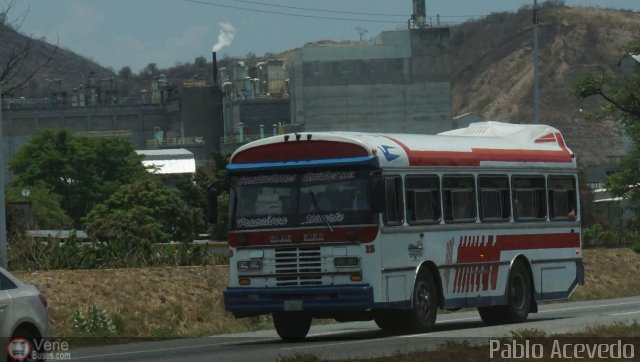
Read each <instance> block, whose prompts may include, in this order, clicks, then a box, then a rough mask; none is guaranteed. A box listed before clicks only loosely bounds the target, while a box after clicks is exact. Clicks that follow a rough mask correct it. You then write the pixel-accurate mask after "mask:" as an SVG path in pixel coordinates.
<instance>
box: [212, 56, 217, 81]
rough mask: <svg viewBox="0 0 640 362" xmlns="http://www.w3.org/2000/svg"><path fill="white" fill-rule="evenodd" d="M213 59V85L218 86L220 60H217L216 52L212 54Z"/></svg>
mask: <svg viewBox="0 0 640 362" xmlns="http://www.w3.org/2000/svg"><path fill="white" fill-rule="evenodd" d="M211 57H212V58H213V83H214V85H215V84H218V60H217V59H216V52H211Z"/></svg>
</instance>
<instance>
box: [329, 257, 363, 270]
mask: <svg viewBox="0 0 640 362" xmlns="http://www.w3.org/2000/svg"><path fill="white" fill-rule="evenodd" d="M333 265H334V266H335V267H336V268H355V267H357V266H359V265H360V258H358V257H357V256H339V257H335V258H333Z"/></svg>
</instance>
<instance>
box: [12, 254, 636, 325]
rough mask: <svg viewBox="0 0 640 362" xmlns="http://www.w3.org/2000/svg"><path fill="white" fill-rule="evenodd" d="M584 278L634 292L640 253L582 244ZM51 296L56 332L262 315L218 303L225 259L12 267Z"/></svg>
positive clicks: (612, 290)
mask: <svg viewBox="0 0 640 362" xmlns="http://www.w3.org/2000/svg"><path fill="white" fill-rule="evenodd" d="M584 264H585V270H586V284H585V285H584V286H582V287H580V288H579V289H578V291H577V292H576V293H575V295H574V297H573V298H574V299H600V298H613V297H622V296H630V295H640V283H637V282H636V281H635V279H634V278H630V276H633V275H638V274H639V273H640V254H636V253H634V252H632V251H631V250H629V249H590V250H584ZM15 275H16V276H17V277H18V278H20V279H21V280H23V281H25V282H27V283H31V284H34V285H36V286H37V287H38V288H40V290H42V291H43V292H44V293H45V294H46V295H47V296H48V298H49V306H50V307H49V308H50V318H51V324H52V327H53V333H54V335H56V336H70V335H74V334H75V332H74V330H73V318H72V316H73V312H74V310H76V309H82V310H86V309H87V308H88V307H89V306H90V305H92V304H93V305H96V306H98V307H100V308H102V309H104V310H105V311H106V312H107V314H108V316H109V317H110V318H111V319H112V320H113V321H114V323H115V325H116V328H117V330H118V335H121V336H145V337H149V336H156V337H169V336H197V335H212V334H220V333H229V332H238V331H247V330H255V329H260V328H265V327H267V326H269V321H268V318H245V319H240V320H236V319H234V318H233V316H231V315H230V314H229V313H227V312H226V311H225V310H224V303H223V299H222V290H223V289H224V288H225V287H226V286H227V284H228V279H229V273H228V268H227V267H226V266H207V267H173V268H144V269H104V270H53V271H37V272H15Z"/></svg>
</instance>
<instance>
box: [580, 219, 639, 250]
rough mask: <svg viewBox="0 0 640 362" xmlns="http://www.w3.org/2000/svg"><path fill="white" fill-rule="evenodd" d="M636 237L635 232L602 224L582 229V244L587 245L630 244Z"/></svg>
mask: <svg viewBox="0 0 640 362" xmlns="http://www.w3.org/2000/svg"><path fill="white" fill-rule="evenodd" d="M635 237H636V233H635V232H631V231H629V232H625V233H620V232H617V231H613V230H608V229H605V228H604V227H602V225H600V224H595V225H593V226H591V227H588V228H584V229H582V245H583V246H585V247H598V246H600V247H606V246H609V247H611V246H620V245H630V244H631V242H632V240H635Z"/></svg>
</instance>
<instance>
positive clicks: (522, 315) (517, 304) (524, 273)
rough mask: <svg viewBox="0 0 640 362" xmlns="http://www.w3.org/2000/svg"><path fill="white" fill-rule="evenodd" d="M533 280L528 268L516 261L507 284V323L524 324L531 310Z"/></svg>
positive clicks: (505, 311) (505, 313)
mask: <svg viewBox="0 0 640 362" xmlns="http://www.w3.org/2000/svg"><path fill="white" fill-rule="evenodd" d="M532 289H533V288H532V287H531V279H530V278H529V271H528V270H527V267H526V266H525V265H524V264H523V263H522V262H521V261H516V262H514V263H513V266H512V267H511V271H509V279H508V282H507V305H506V306H505V307H504V318H505V321H506V322H507V323H520V322H524V321H525V320H526V319H527V316H528V315H529V311H530V310H531V299H532V298H531V291H532Z"/></svg>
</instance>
